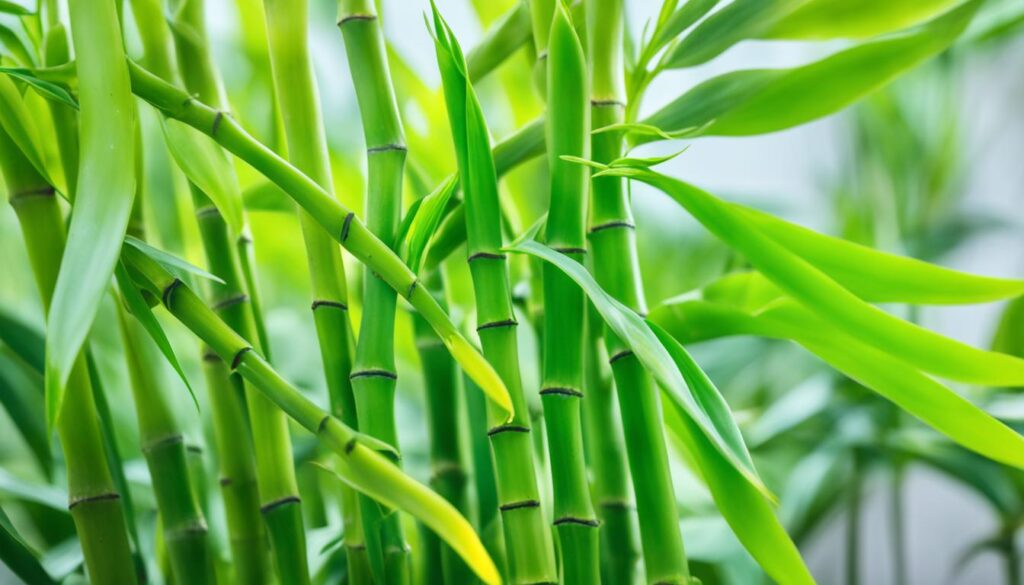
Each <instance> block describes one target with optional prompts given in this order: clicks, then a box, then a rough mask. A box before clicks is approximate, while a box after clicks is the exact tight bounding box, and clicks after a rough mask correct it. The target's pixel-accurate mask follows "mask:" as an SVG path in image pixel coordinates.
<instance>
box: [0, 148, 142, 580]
mask: <svg viewBox="0 0 1024 585" xmlns="http://www.w3.org/2000/svg"><path fill="white" fill-rule="evenodd" d="M0 167H2V168H0V170H2V171H3V175H4V182H5V184H6V186H7V190H8V195H9V201H10V204H11V206H12V207H13V208H14V211H15V214H16V215H17V217H18V222H19V223H20V225H21V229H22V233H23V235H24V238H25V247H26V248H27V249H28V253H29V261H30V264H31V266H32V272H33V275H34V276H35V280H36V286H37V288H38V291H39V297H40V300H41V301H42V305H43V310H44V312H47V313H48V312H49V308H50V301H51V300H52V297H53V291H54V288H55V286H56V282H57V273H58V271H59V269H60V261H61V258H62V257H63V255H64V245H65V237H66V236H65V227H64V218H63V216H62V214H61V211H60V207H59V206H58V203H57V200H56V197H57V195H56V191H55V190H54V188H53V186H52V185H49V184H48V183H47V182H46V181H45V180H44V179H43V178H42V177H41V176H39V174H38V173H37V172H36V171H35V170H34V168H33V167H32V164H31V163H30V162H29V161H28V160H27V159H26V158H25V157H24V155H23V154H22V153H21V151H20V150H18V147H17V146H16V145H15V144H14V142H13V141H12V140H11V138H10V137H9V136H8V135H7V133H6V132H5V131H4V130H3V129H0ZM56 422H57V424H56V428H57V436H58V438H59V439H60V443H61V445H62V447H63V449H64V459H65V462H66V464H67V482H68V500H69V503H68V508H69V509H70V510H71V517H72V518H73V519H74V522H75V529H76V530H77V532H78V537H79V540H80V541H81V543H82V553H83V555H84V557H85V567H86V572H87V573H88V575H89V579H90V581H92V582H94V583H115V584H122V583H124V584H134V583H135V582H136V580H137V576H136V572H135V564H134V561H133V559H132V554H131V547H130V545H129V542H128V531H127V525H126V524H125V516H124V510H123V509H122V502H121V496H120V494H119V493H118V491H117V490H116V488H115V487H114V482H113V479H112V478H111V474H110V469H109V467H108V465H107V457H106V454H105V452H104V447H103V437H102V433H101V430H100V427H99V414H98V413H97V412H96V405H95V402H94V400H93V389H92V384H91V382H90V379H89V372H88V368H87V366H86V362H85V358H84V355H79V356H78V358H77V359H76V361H75V364H74V367H73V368H72V370H71V376H70V377H69V378H68V383H67V390H66V391H65V395H64V405H63V407H62V414H61V415H60V416H58V417H57V421H56Z"/></svg>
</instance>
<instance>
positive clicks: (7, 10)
mask: <svg viewBox="0 0 1024 585" xmlns="http://www.w3.org/2000/svg"><path fill="white" fill-rule="evenodd" d="M0 12H3V13H4V14H15V15H17V16H25V15H27V14H34V13H33V12H32V11H31V10H29V9H28V8H27V7H25V6H22V5H20V4H16V3H14V2H9V1H8V0H0Z"/></svg>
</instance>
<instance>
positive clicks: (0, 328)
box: [0, 308, 46, 374]
mask: <svg viewBox="0 0 1024 585" xmlns="http://www.w3.org/2000/svg"><path fill="white" fill-rule="evenodd" d="M0 341H3V342H4V343H6V344H7V346H8V347H10V348H11V349H12V350H13V351H14V353H16V354H18V357H20V358H21V359H23V360H25V363H27V364H28V365H30V366H32V368H33V369H35V370H36V371H37V372H39V373H40V374H42V373H43V365H44V363H45V358H44V352H45V347H46V342H45V340H44V339H43V333H42V332H41V331H39V330H37V329H36V328H35V327H32V326H31V325H29V324H27V323H25V322H24V321H22V320H21V319H19V318H18V317H15V316H14V315H12V314H10V313H8V312H7V310H6V309H2V308H0Z"/></svg>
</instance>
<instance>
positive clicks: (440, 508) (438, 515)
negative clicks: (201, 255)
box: [123, 247, 501, 585]
mask: <svg viewBox="0 0 1024 585" xmlns="http://www.w3.org/2000/svg"><path fill="white" fill-rule="evenodd" d="M123 258H124V259H125V261H126V262H127V264H128V266H129V268H130V269H131V270H132V275H133V277H134V279H135V281H136V282H137V283H138V284H139V285H140V286H142V287H144V288H145V289H146V290H147V291H148V292H149V294H151V295H153V296H154V297H157V298H160V299H161V302H162V303H163V305H164V306H165V307H166V308H167V310H168V311H170V312H171V314H172V315H174V316H175V317H176V318H177V319H178V320H179V321H181V323H182V324H184V325H185V326H186V327H188V328H189V329H190V330H192V332H193V333H194V334H195V335H197V336H198V337H199V338H200V339H202V340H203V341H205V342H206V343H208V344H209V345H210V346H211V347H212V348H214V350H215V351H216V352H217V354H218V355H219V356H220V357H221V359H222V360H223V361H224V362H229V361H230V364H231V368H232V369H233V370H234V371H236V372H238V373H239V375H241V376H242V377H243V378H245V379H246V380H247V381H248V382H250V383H251V384H252V386H253V387H254V388H257V389H258V391H259V392H261V393H262V394H264V395H265V396H266V397H267V398H268V400H272V401H273V402H274V403H275V404H276V405H277V406H278V407H279V408H281V410H282V411H283V412H286V413H287V414H288V416H289V417H291V418H292V419H293V420H295V422H297V423H298V424H299V425H301V426H302V427H303V428H305V429H306V430H308V431H309V432H311V433H313V434H314V435H315V436H316V437H317V439H318V440H320V441H322V442H323V443H324V444H325V445H326V446H327V447H329V448H330V449H331V450H332V451H334V452H335V454H337V455H338V456H339V457H338V463H339V466H340V467H341V469H340V470H339V475H341V476H342V477H343V478H344V479H345V480H346V481H348V482H351V483H352V485H353V486H354V487H356V489H359V490H360V491H361V492H363V493H366V494H367V495H369V496H371V497H373V498H374V499H376V500H377V501H379V502H381V503H382V505H385V506H392V507H396V508H399V509H402V510H405V511H407V512H409V513H410V514H412V515H413V516H415V517H416V518H418V519H419V520H421V521H422V522H424V524H426V525H427V527H429V528H431V529H432V530H434V531H436V532H437V533H438V534H439V535H443V537H444V538H445V540H446V541H447V542H448V543H449V544H451V545H452V546H453V547H455V548H456V549H457V550H458V552H459V554H460V555H461V556H462V558H463V559H466V560H467V561H468V562H472V566H474V568H475V571H476V575H477V576H478V577H479V578H480V579H481V580H483V581H484V582H485V583H487V584H488V585H491V584H497V583H499V582H500V580H501V579H500V576H499V575H498V572H497V569H496V568H495V567H494V564H493V562H492V561H491V560H490V558H489V557H488V555H487V552H486V550H485V549H484V547H483V545H482V544H481V542H480V540H479V538H478V537H477V535H476V534H475V533H474V532H473V529H472V527H471V526H470V524H469V522H467V521H466V520H465V518H463V517H462V516H461V515H460V514H459V513H458V511H457V510H455V508H454V507H453V506H452V505H451V504H449V503H448V502H447V501H445V500H444V499H443V498H441V497H440V496H438V495H437V494H436V493H434V492H432V491H430V490H429V489H428V488H426V487H425V486H423V485H421V484H419V483H417V482H416V481H415V480H413V479H411V478H410V477H408V476H407V475H405V474H404V473H403V472H402V471H401V470H400V469H399V468H398V467H397V466H395V465H394V464H393V463H391V462H390V461H389V460H388V459H387V458H385V457H384V456H383V455H381V454H380V453H379V449H380V446H379V445H377V443H379V441H378V440H377V439H373V438H371V437H369V436H367V435H363V434H360V433H357V432H356V431H354V430H353V429H351V428H350V427H348V426H347V425H345V424H344V423H342V422H341V421H340V420H338V419H337V418H336V417H334V416H332V415H330V414H329V413H327V412H326V411H324V410H323V409H321V408H320V407H319V406H317V405H316V404H314V403H313V402H312V401H310V400H309V399H308V398H306V397H305V396H304V395H303V394H302V393H301V392H299V391H298V390H297V389H296V388H294V387H293V386H291V385H290V384H289V383H288V382H286V381H285V380H284V379H283V378H282V377H281V376H280V375H279V374H278V373H277V372H276V371H275V370H274V369H273V368H272V367H271V366H270V364H268V363H267V361H266V360H265V359H264V358H263V357H262V356H261V355H259V353H258V351H257V350H256V349H255V348H254V347H253V345H252V344H251V343H250V342H249V341H248V340H246V339H244V338H242V337H241V336H240V335H239V334H238V333H237V332H235V331H234V330H233V329H232V328H231V327H229V326H227V324H226V323H224V321H223V320H221V319H219V318H218V317H217V316H216V315H215V314H214V313H213V311H211V310H210V309H209V308H208V307H207V306H206V305H204V304H203V302H202V301H201V300H200V299H199V297H198V296H196V294H195V293H194V292H193V291H192V290H191V289H190V288H189V287H188V285H186V284H185V283H183V282H182V281H181V280H179V279H178V278H176V277H175V276H173V275H171V274H170V273H169V272H167V271H166V270H165V269H163V268H162V267H161V266H160V265H159V264H157V263H156V262H155V261H153V260H152V259H150V258H149V257H148V256H146V255H145V254H144V253H142V252H140V251H139V250H137V249H135V248H131V247H128V248H126V249H125V250H124V254H123Z"/></svg>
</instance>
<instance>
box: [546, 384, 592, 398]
mask: <svg viewBox="0 0 1024 585" xmlns="http://www.w3.org/2000/svg"><path fill="white" fill-rule="evenodd" d="M540 395H541V396H549V395H555V396H570V397H573V398H583V393H582V392H580V391H579V390H577V389H575V388H568V387H565V386H552V387H550V388H543V389H542V390H541V391H540Z"/></svg>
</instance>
